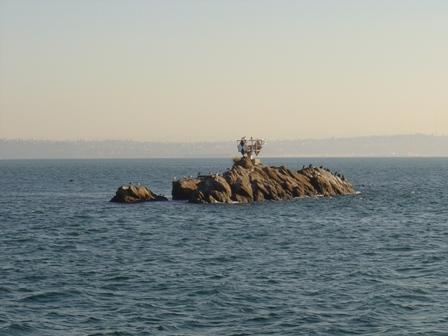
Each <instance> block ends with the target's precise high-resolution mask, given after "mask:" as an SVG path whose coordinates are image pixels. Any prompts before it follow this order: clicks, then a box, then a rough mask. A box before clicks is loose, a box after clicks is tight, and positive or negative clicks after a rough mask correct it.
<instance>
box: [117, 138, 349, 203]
mask: <svg viewBox="0 0 448 336" xmlns="http://www.w3.org/2000/svg"><path fill="white" fill-rule="evenodd" d="M263 144H264V141H263V140H262V139H253V138H251V139H250V140H246V139H245V138H242V139H241V140H238V150H239V151H240V152H241V154H242V157H240V158H235V159H234V163H233V166H232V168H231V169H228V170H227V171H225V172H224V173H220V174H219V173H217V174H209V175H202V176H197V177H190V178H182V179H180V180H174V181H173V182H172V192H171V193H172V199H173V200H185V201H188V202H191V203H252V202H263V201H265V200H273V201H279V200H290V199H293V198H297V197H313V196H324V197H331V196H336V195H351V194H355V193H356V192H355V189H354V188H353V186H352V185H351V183H350V182H349V181H348V180H347V179H346V178H345V177H344V176H343V175H341V174H338V173H333V172H331V171H330V170H329V169H326V168H324V167H322V166H321V167H313V166H312V165H309V166H308V167H303V168H302V169H300V170H290V169H288V168H286V167H284V166H280V167H269V166H265V165H263V164H262V163H261V161H260V160H259V159H256V158H253V157H254V155H258V153H259V152H260V150H261V147H262V145H263ZM166 200H167V198H166V197H164V196H162V195H156V194H154V193H153V192H152V191H151V190H150V189H149V187H146V186H134V185H126V186H121V187H120V188H118V190H117V192H116V195H115V196H114V197H113V198H112V199H111V201H112V202H121V203H135V202H143V201H166Z"/></svg>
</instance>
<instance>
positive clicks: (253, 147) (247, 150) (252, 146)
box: [236, 137, 265, 160]
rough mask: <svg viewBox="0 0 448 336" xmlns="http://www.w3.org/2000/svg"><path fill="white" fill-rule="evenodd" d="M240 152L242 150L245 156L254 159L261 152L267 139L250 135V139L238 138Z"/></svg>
mask: <svg viewBox="0 0 448 336" xmlns="http://www.w3.org/2000/svg"><path fill="white" fill-rule="evenodd" d="M236 143H237V148H238V152H240V153H241V154H242V155H243V157H244V156H245V157H248V158H249V159H251V160H253V159H254V156H255V157H256V156H258V154H260V152H261V149H262V148H263V145H264V144H265V141H264V140H263V139H254V138H253V137H250V139H246V137H242V138H241V139H239V140H236Z"/></svg>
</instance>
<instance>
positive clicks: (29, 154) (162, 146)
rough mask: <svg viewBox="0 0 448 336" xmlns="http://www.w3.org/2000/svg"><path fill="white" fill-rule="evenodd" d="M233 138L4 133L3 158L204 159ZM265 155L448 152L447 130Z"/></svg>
mask: <svg viewBox="0 0 448 336" xmlns="http://www.w3.org/2000/svg"><path fill="white" fill-rule="evenodd" d="M236 154H237V150H236V145H235V143H234V142H233V141H230V140H229V141H219V142H194V143H190V142H189V143H180V142H179V143H169V142H166V143H164V142H141V141H130V140H123V141H121V140H101V141H87V140H82V141H48V140H19V139H8V140H7V139H0V160H6V159H8V160H11V159H150V158H151V159H152V158H153V159H157V158H160V159H169V158H172V159H181V158H185V159H194V158H197V159H204V158H232V157H233V156H236ZM263 157H265V158H380V157H384V158H401V157H403V158H418V157H422V158H432V157H434V158H436V157H440V158H443V157H448V136H434V135H421V134H415V135H395V136H368V137H353V138H327V139H298V140H272V141H270V140H269V139H267V143H266V145H265V147H264V149H263Z"/></svg>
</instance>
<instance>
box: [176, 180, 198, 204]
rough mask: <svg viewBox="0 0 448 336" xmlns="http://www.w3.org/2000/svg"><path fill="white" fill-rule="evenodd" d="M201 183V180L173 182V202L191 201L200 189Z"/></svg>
mask: <svg viewBox="0 0 448 336" xmlns="http://www.w3.org/2000/svg"><path fill="white" fill-rule="evenodd" d="M200 182H201V180H200V179H199V178H188V179H187V178H183V179H180V180H176V181H173V188H172V196H173V200H189V199H191V198H192V196H193V194H194V193H195V192H196V190H197V189H198V185H199V183H200Z"/></svg>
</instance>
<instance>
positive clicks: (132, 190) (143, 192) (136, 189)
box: [110, 184, 168, 203]
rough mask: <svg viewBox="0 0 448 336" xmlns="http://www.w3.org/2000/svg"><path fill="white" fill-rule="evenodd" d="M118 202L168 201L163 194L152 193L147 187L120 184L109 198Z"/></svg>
mask: <svg viewBox="0 0 448 336" xmlns="http://www.w3.org/2000/svg"><path fill="white" fill-rule="evenodd" d="M110 201H111V202H118V203H137V202H154V201H168V199H167V198H166V197H165V196H162V195H156V194H154V193H153V192H152V191H151V189H149V187H146V186H136V185H132V184H131V185H122V186H121V187H119V188H118V190H117V192H116V193H115V196H114V197H112V199H111V200H110Z"/></svg>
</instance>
